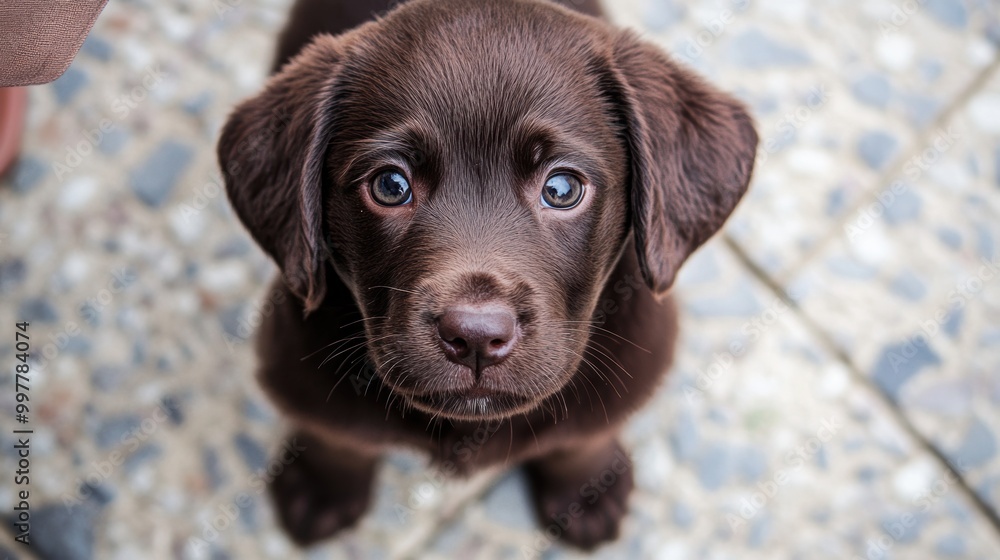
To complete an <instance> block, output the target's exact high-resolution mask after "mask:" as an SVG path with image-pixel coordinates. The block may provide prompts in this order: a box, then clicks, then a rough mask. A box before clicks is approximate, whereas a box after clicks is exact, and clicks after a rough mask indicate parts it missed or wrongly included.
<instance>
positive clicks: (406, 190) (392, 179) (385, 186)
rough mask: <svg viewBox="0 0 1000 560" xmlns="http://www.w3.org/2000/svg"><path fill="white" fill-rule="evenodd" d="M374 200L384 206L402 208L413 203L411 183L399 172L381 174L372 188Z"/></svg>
mask: <svg viewBox="0 0 1000 560" xmlns="http://www.w3.org/2000/svg"><path fill="white" fill-rule="evenodd" d="M371 193H372V198H374V199H375V202H377V203H379V204H381V205H382V206H402V205H404V204H409V203H410V202H412V201H413V191H411V190H410V182H409V181H407V180H406V177H404V176H403V174H402V173H400V172H398V171H383V172H382V173H379V174H378V176H377V177H375V180H374V181H372V186H371Z"/></svg>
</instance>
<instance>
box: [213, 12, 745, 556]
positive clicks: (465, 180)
mask: <svg viewBox="0 0 1000 560" xmlns="http://www.w3.org/2000/svg"><path fill="white" fill-rule="evenodd" d="M387 4H388V3H387V2H385V1H382V2H376V1H354V2H334V1H320V0H301V1H300V2H299V3H298V4H297V5H296V6H295V8H294V10H293V13H292V16H291V21H290V23H289V25H288V27H287V28H286V30H285V32H284V33H283V35H282V36H281V39H280V41H279V47H278V51H279V52H278V61H277V64H276V68H280V71H277V73H276V74H275V75H274V76H273V77H272V78H271V79H270V81H268V83H267V85H266V87H265V88H264V90H263V91H262V92H261V93H260V94H259V95H258V96H256V97H254V98H252V99H250V100H248V101H246V102H244V103H243V104H241V105H239V106H238V107H237V108H236V110H235V111H234V112H233V114H232V115H231V117H230V118H229V121H228V122H227V124H226V125H225V127H224V130H223V132H222V135H221V139H220V141H219V148H218V155H219V161H220V164H221V167H222V170H223V173H224V176H225V180H226V188H227V190H228V194H229V199H230V201H231V203H232V206H233V208H234V209H235V211H236V214H237V215H238V216H239V218H240V220H242V222H243V223H244V224H245V226H246V228H247V229H248V230H249V232H250V234H251V235H252V236H253V237H254V239H255V240H256V241H257V243H259V245H260V246H261V247H262V248H263V249H264V251H266V252H267V253H268V254H269V255H270V256H271V257H273V259H274V261H275V262H276V263H277V264H278V266H279V267H280V268H281V272H282V274H281V277H280V278H279V279H278V280H277V282H276V283H275V284H274V286H273V289H272V292H271V298H272V303H273V304H274V312H273V313H271V314H270V315H269V316H268V317H267V318H266V320H265V322H264V324H263V326H262V328H261V330H260V332H259V338H258V351H259V355H260V370H259V374H258V375H259V380H260V382H261V384H262V385H263V387H264V388H265V389H266V390H267V392H268V393H269V395H270V396H271V398H272V399H273V400H274V402H275V403H276V405H277V406H278V407H279V408H280V409H281V410H282V411H283V412H284V413H285V414H286V415H287V416H288V417H289V418H290V419H291V421H292V422H293V424H294V426H295V433H294V434H293V435H294V436H295V437H297V438H298V441H299V444H300V445H304V447H305V448H306V450H305V451H304V452H303V453H302V455H301V457H300V458H299V459H297V461H296V462H294V463H293V464H291V465H290V466H289V467H288V468H287V469H286V470H285V471H284V472H283V473H282V474H281V475H280V476H278V477H277V478H276V479H275V480H274V481H273V482H272V484H271V488H270V490H271V494H272V496H273V499H274V502H275V505H276V508H277V511H278V513H279V515H280V518H281V522H282V523H283V525H284V527H285V529H286V530H287V531H288V533H289V534H290V535H291V536H292V538H293V539H294V540H295V541H297V542H298V543H300V544H303V545H305V544H309V543H312V542H315V541H317V540H320V539H324V538H326V537H329V536H330V535H333V534H334V533H336V532H337V531H339V530H341V529H343V528H345V527H348V526H351V525H352V524H353V523H355V522H356V521H357V520H358V518H359V517H360V516H361V515H362V514H363V512H364V511H365V509H366V508H367V506H368V503H369V499H370V495H371V490H372V488H371V487H372V478H373V474H374V472H375V468H376V463H377V461H378V459H379V456H380V455H381V454H382V453H383V452H384V451H385V450H386V449H388V448H390V447H393V446H407V447H410V448H416V449H420V450H423V451H425V452H427V453H429V454H430V456H431V457H432V458H433V460H434V461H436V462H437V463H439V464H440V465H442V468H445V469H446V470H447V471H448V472H453V473H454V474H459V475H460V474H466V473H469V472H472V471H475V470H477V469H481V468H484V467H487V466H491V465H497V464H502V465H516V464H523V465H524V466H525V468H526V470H527V473H528V476H529V480H530V481H531V487H532V492H533V499H534V503H535V505H536V509H537V512H538V515H539V517H540V518H541V519H542V520H543V521H544V522H545V523H549V522H551V521H552V520H553V519H562V520H566V519H567V518H568V519H569V523H568V527H566V528H565V530H564V532H563V533H562V538H563V539H564V540H566V541H567V542H568V543H570V544H572V545H576V546H578V547H582V548H592V547H594V546H596V545H598V544H600V543H601V542H604V541H607V540H609V539H613V538H615V536H616V535H617V533H618V528H619V525H620V522H621V519H622V516H623V515H624V512H625V511H626V502H627V499H628V495H629V492H630V491H631V489H632V472H631V468H630V464H629V463H628V459H627V455H626V454H625V453H624V451H623V450H622V448H621V446H620V444H619V442H618V439H617V436H618V434H619V432H620V430H621V429H622V426H623V423H624V422H625V420H626V419H627V418H628V416H629V414H630V413H632V412H633V411H635V410H636V409H637V408H638V407H640V406H641V405H642V404H643V403H644V402H645V401H647V400H648V399H649V398H650V396H651V395H653V393H654V391H655V389H656V387H657V386H658V385H659V383H660V381H661V379H662V378H663V376H664V375H665V373H666V371H667V369H668V367H669V365H670V362H671V359H672V356H673V352H674V339H675V337H676V334H677V322H676V321H677V319H676V312H675V308H674V305H673V304H672V302H671V300H670V299H669V297H668V296H667V292H668V290H669V288H670V286H671V283H672V282H673V281H674V277H675V275H676V273H677V269H678V268H679V267H680V266H681V263H682V262H683V261H684V260H685V259H686V258H687V257H688V256H689V255H690V254H691V252H692V251H694V250H695V249H696V248H697V247H698V246H700V245H701V244H702V243H704V242H705V241H706V240H707V239H708V238H709V237H711V236H712V235H713V234H714V233H715V232H716V231H717V230H718V229H719V228H720V227H721V226H722V224H723V222H724V221H725V220H726V218H727V217H728V216H729V214H730V213H731V212H732V210H733V208H734V207H735V206H736V204H737V202H738V201H739V200H740V198H741V196H742V195H743V193H744V192H745V190H746V188H747V183H748V181H749V179H750V175H751V172H752V168H753V161H754V154H755V151H756V145H757V134H756V133H755V131H754V126H753V123H752V120H751V118H750V117H749V116H748V114H747V111H746V109H745V108H744V107H743V106H742V105H741V104H740V103H738V102H737V101H736V100H734V99H733V98H732V97H730V96H728V95H725V94H723V93H722V92H720V91H718V90H717V89H716V88H714V87H712V86H710V85H708V84H707V83H705V82H704V81H702V80H701V79H699V78H697V77H696V76H694V75H693V74H692V73H691V72H689V71H688V70H685V69H683V68H681V67H679V66H678V65H677V64H675V63H673V62H671V60H670V59H669V58H668V57H667V56H666V55H665V54H664V53H663V52H661V51H660V50H659V49H658V48H656V47H655V46H653V45H651V44H649V43H646V42H643V41H641V40H639V39H638V38H637V37H636V36H635V35H634V34H632V33H630V32H627V31H621V30H617V29H615V28H613V27H611V26H610V25H608V24H607V23H605V22H603V21H601V20H600V19H598V17H596V16H598V15H599V12H598V9H597V5H596V3H595V2H572V3H567V5H570V4H572V5H576V6H578V9H579V10H582V12H583V13H581V12H580V11H576V10H574V9H570V8H569V7H567V6H562V5H559V4H558V3H554V2H545V1H542V0H478V1H475V2H472V1H468V0H433V1H432V0H413V1H412V2H409V3H405V4H403V5H402V6H399V7H396V8H394V9H392V10H390V11H388V12H386V10H387V9H388V6H387ZM373 13H382V14H383V15H382V16H381V17H378V18H376V19H374V20H372V21H367V22H365V20H366V19H367V18H368V17H369V16H370V15H371V14H373ZM484 426H485V427H488V429H487V430H486V433H487V434H488V437H486V438H485V441H484V442H483V443H482V444H481V445H477V446H476V447H475V449H474V452H473V450H472V449H471V448H470V447H469V446H467V445H463V443H462V442H463V441H469V439H468V438H470V437H471V436H472V435H473V434H476V433H477V430H479V434H480V435H481V434H482V433H483V432H482V430H483V428H484ZM480 439H484V438H482V437H479V438H477V441H478V440H480ZM608 469H613V472H616V473H617V474H616V477H615V482H614V483H613V484H611V485H609V487H607V488H606V489H605V491H603V492H592V493H587V495H583V494H582V493H581V492H582V488H584V487H585V485H586V484H587V483H588V481H590V480H592V479H593V478H594V477H595V476H598V477H599V476H600V475H601V474H602V473H605V472H606V471H607V470H608Z"/></svg>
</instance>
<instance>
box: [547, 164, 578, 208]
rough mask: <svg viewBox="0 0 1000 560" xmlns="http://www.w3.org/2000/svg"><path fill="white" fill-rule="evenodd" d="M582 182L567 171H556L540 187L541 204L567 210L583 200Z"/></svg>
mask: <svg viewBox="0 0 1000 560" xmlns="http://www.w3.org/2000/svg"><path fill="white" fill-rule="evenodd" d="M583 191H584V188H583V182H582V181H580V179H578V178H577V177H576V176H575V175H571V174H569V173H556V174H555V175H552V176H550V177H549V178H548V179H546V181H545V186H544V187H542V205H544V206H546V207H548V208H555V209H556V210H569V209H570V208H573V207H575V206H576V205H577V204H580V201H581V200H583Z"/></svg>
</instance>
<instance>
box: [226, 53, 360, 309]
mask: <svg viewBox="0 0 1000 560" xmlns="http://www.w3.org/2000/svg"><path fill="white" fill-rule="evenodd" d="M342 43H343V39H342V37H332V36H329V35H320V36H318V37H317V38H316V39H315V40H314V41H313V42H312V43H311V44H310V45H308V46H307V47H305V48H304V49H303V51H302V52H301V53H300V54H299V55H298V56H296V57H295V58H294V59H293V60H292V61H291V62H289V63H288V64H286V65H285V66H284V67H283V68H282V70H281V71H280V72H279V73H277V74H276V75H274V76H273V77H271V79H270V80H269V81H268V82H267V85H266V87H265V88H264V91H262V92H261V93H260V94H259V95H257V96H256V97H254V98H251V99H249V100H247V101H245V102H243V103H242V104H240V105H239V106H238V107H237V108H236V109H235V110H234V111H233V113H232V115H230V117H229V121H228V122H227V123H226V125H225V127H223V129H222V134H221V137H220V138H219V145H218V156H219V164H220V166H221V167H222V173H223V176H224V177H225V180H226V191H227V192H228V194H229V200H230V202H231V203H232V206H233V209H234V210H235V211H236V214H237V216H239V218H240V220H241V221H242V222H243V224H244V225H245V226H246V228H247V230H248V231H249V232H250V234H251V235H252V236H253V238H254V239H255V240H256V241H257V243H258V244H259V245H260V246H261V248H263V249H264V251H265V252H267V253H268V254H269V255H270V256H271V258H273V259H274V261H275V263H277V265H278V266H279V267H280V268H281V272H282V276H283V278H284V280H285V284H286V285H287V286H288V288H289V289H290V290H291V291H292V292H293V293H294V294H296V295H297V296H298V297H299V298H300V299H301V300H302V302H303V306H304V309H305V311H306V313H309V312H311V311H314V310H315V309H316V308H317V307H319V305H320V303H322V301H323V298H324V296H325V294H326V281H325V258H326V248H325V243H324V239H325V238H326V235H325V233H324V226H323V199H324V197H323V163H324V161H325V156H326V150H327V146H329V144H330V140H331V138H332V136H333V132H332V129H331V126H330V120H331V118H332V113H333V111H334V109H335V107H334V97H335V95H334V93H335V92H334V83H335V80H336V78H337V76H338V74H339V71H340V69H341V58H342V51H343V44H342Z"/></svg>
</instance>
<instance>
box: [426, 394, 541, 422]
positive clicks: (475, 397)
mask: <svg viewBox="0 0 1000 560" xmlns="http://www.w3.org/2000/svg"><path fill="white" fill-rule="evenodd" d="M407 400H409V401H410V403H411V404H413V406H414V407H415V408H417V409H419V410H421V411H423V412H426V413H430V414H436V415H440V416H446V417H449V418H454V419H457V420H482V419H487V418H495V417H497V416H510V415H513V414H514V413H516V412H517V411H519V410H521V409H523V408H524V407H525V406H526V405H528V404H529V403H530V402H531V399H529V398H528V397H524V396H521V395H515V394H512V393H504V392H498V391H491V390H489V389H484V388H482V387H472V388H469V389H465V390H461V391H445V392H438V393H430V394H426V395H408V396H407Z"/></svg>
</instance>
